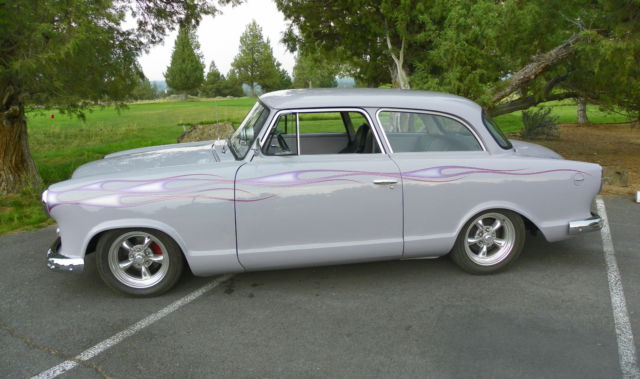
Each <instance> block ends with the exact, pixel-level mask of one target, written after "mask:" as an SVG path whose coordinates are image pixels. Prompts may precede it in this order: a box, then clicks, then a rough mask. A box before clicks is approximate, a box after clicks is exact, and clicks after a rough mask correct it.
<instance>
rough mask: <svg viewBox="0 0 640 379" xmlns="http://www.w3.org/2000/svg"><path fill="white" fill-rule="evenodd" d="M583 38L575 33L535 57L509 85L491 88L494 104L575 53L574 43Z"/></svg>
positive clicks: (512, 78)
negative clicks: (498, 88) (501, 88)
mask: <svg viewBox="0 0 640 379" xmlns="http://www.w3.org/2000/svg"><path fill="white" fill-rule="evenodd" d="M581 39H582V37H581V36H580V35H579V34H574V35H573V36H571V38H569V39H567V40H566V41H564V42H562V43H561V44H560V45H558V46H556V47H554V48H553V49H551V50H549V51H548V52H546V53H544V54H540V55H537V56H535V57H533V61H532V62H531V63H529V64H527V65H526V66H524V67H523V68H522V69H520V70H519V71H518V72H516V73H514V74H513V75H512V76H511V77H510V78H509V79H508V81H507V86H506V87H505V88H504V89H503V90H497V89H496V88H493V89H491V90H490V91H491V92H493V98H492V99H491V102H492V103H493V104H497V103H499V102H500V101H501V100H502V99H504V98H506V97H507V96H509V95H511V94H512V93H514V92H515V91H517V90H518V89H519V88H521V87H522V86H524V85H525V84H527V83H529V82H531V81H533V80H534V79H535V78H537V77H538V76H539V75H540V74H542V73H544V72H545V71H547V70H548V69H549V68H551V67H552V66H554V65H556V64H557V63H559V62H560V61H562V60H563V59H565V58H567V57H568V56H569V55H571V54H573V53H574V52H575V49H574V45H575V44H576V43H578V42H579V41H580V40H581ZM496 108H497V107H496Z"/></svg>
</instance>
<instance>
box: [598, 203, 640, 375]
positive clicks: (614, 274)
mask: <svg viewBox="0 0 640 379" xmlns="http://www.w3.org/2000/svg"><path fill="white" fill-rule="evenodd" d="M596 206H597V207H598V213H599V214H600V217H602V219H603V220H604V225H603V226H602V229H601V230H600V235H601V236H602V248H603V249H604V259H605V262H606V264H607V277H608V279H609V294H610V296H611V308H612V309H613V321H614V324H615V328H616V336H617V338H618V357H619V359H620V369H621V370H622V376H623V377H624V378H635V379H638V378H640V369H638V361H637V358H636V345H635V343H634V341H633V332H632V330H631V323H630V322H629V312H628V311H627V302H626V300H625V297H624V291H623V289H622V281H621V279H620V271H619V270H618V263H617V261H616V256H615V251H614V250H613V240H612V238H611V229H610V228H609V219H608V218H607V210H606V208H605V206H604V201H603V200H602V198H601V197H600V196H598V198H597V199H596Z"/></svg>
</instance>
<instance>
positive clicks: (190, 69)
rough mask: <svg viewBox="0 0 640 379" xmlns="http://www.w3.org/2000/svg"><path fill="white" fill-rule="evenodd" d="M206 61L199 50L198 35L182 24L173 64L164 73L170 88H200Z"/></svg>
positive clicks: (173, 54)
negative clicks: (203, 60) (204, 61)
mask: <svg viewBox="0 0 640 379" xmlns="http://www.w3.org/2000/svg"><path fill="white" fill-rule="evenodd" d="M203 72H204V63H203V62H202V56H201V54H200V52H199V44H198V40H197V37H196V36H195V34H194V33H193V31H192V30H190V29H189V28H188V27H184V26H181V27H180V31H179V32H178V37H177V38H176V42H175V45H174V47H173V52H172V53H171V64H170V65H169V67H167V72H165V73H164V77H165V80H166V81H167V85H168V86H169V88H171V89H173V90H176V91H179V92H182V93H183V94H184V97H185V98H186V97H187V93H188V92H189V91H193V90H195V89H198V88H199V87H200V85H201V84H202V82H203V81H204V76H203V75H204V74H203Z"/></svg>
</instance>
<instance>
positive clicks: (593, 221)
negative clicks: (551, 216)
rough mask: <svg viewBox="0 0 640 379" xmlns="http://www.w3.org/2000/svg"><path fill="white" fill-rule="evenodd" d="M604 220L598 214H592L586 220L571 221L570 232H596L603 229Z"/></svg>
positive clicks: (571, 233)
mask: <svg viewBox="0 0 640 379" xmlns="http://www.w3.org/2000/svg"><path fill="white" fill-rule="evenodd" d="M603 223H604V220H602V218H600V216H598V215H597V214H593V213H592V214H591V217H589V218H588V219H585V220H578V221H571V222H570V223H569V234H570V235H574V234H580V233H586V232H595V231H596V230H600V229H602V225H603Z"/></svg>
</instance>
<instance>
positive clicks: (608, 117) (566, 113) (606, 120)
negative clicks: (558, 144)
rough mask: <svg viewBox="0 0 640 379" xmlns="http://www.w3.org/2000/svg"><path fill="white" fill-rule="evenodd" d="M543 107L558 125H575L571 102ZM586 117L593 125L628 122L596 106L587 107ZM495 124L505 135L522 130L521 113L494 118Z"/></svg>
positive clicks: (622, 117)
mask: <svg viewBox="0 0 640 379" xmlns="http://www.w3.org/2000/svg"><path fill="white" fill-rule="evenodd" d="M544 106H545V107H551V108H553V110H552V111H551V116H554V117H557V118H558V123H559V124H575V123H576V122H578V110H577V107H576V103H575V101H573V100H564V101H553V102H549V103H546V104H545V105H544ZM587 116H588V117H589V121H590V122H592V123H594V124H612V123H619V122H629V118H627V117H625V116H624V115H621V114H619V113H612V112H605V111H602V110H600V109H599V107H598V106H597V105H588V106H587ZM495 121H496V123H497V124H498V126H500V128H501V129H502V131H504V132H505V133H513V132H517V131H520V129H522V112H513V113H509V114H506V115H502V116H499V117H496V118H495Z"/></svg>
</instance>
